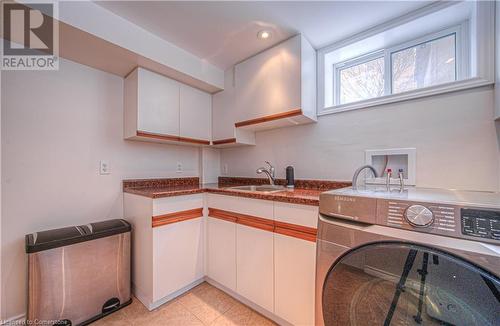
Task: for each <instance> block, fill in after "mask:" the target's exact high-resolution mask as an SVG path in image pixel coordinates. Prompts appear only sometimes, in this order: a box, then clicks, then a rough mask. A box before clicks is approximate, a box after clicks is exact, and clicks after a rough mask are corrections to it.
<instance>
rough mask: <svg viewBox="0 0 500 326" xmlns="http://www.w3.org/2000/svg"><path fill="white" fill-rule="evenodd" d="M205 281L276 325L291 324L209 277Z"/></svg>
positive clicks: (288, 325)
mask: <svg viewBox="0 0 500 326" xmlns="http://www.w3.org/2000/svg"><path fill="white" fill-rule="evenodd" d="M205 280H206V281H207V282H208V283H209V284H210V285H213V286H215V287H216V288H218V289H219V290H221V291H223V292H225V293H227V294H228V295H230V296H232V297H233V298H235V299H236V300H238V301H240V302H241V303H243V304H245V305H247V306H249V307H250V308H252V309H253V310H255V311H257V312H258V313H259V314H261V315H263V316H265V317H267V318H269V319H271V320H272V321H274V322H275V323H277V324H278V325H281V326H291V325H292V324H290V323H289V322H287V321H286V320H284V319H283V318H280V317H278V316H276V315H275V314H274V313H272V312H270V311H268V310H267V309H264V308H262V307H261V306H259V305H257V304H255V303H253V302H252V301H250V300H248V299H246V298H244V297H242V296H241V295H239V294H238V293H236V292H234V291H233V290H231V289H228V288H227V287H225V286H224V285H222V284H220V283H219V282H217V281H214V280H213V279H211V278H210V277H208V276H205Z"/></svg>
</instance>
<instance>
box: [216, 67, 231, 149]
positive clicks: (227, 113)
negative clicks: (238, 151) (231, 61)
mask: <svg viewBox="0 0 500 326" xmlns="http://www.w3.org/2000/svg"><path fill="white" fill-rule="evenodd" d="M233 76H234V68H231V69H228V70H226V72H225V73H224V91H222V92H219V93H216V94H214V95H213V96H212V100H213V102H212V104H213V108H212V109H213V120H212V129H213V132H212V136H213V139H214V141H217V140H222V139H230V138H234V123H235V122H236V120H235V114H234V113H235V107H234V106H235V102H236V101H235V95H236V94H235V90H234V81H233Z"/></svg>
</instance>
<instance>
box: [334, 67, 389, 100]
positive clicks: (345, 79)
mask: <svg viewBox="0 0 500 326" xmlns="http://www.w3.org/2000/svg"><path fill="white" fill-rule="evenodd" d="M339 79H340V91H339V95H340V101H339V102H340V103H339V104H345V103H351V102H356V101H361V100H366V99H369V98H373V97H378V96H382V95H384V58H383V57H382V58H377V59H374V60H371V61H367V62H364V63H362V64H359V65H356V66H352V67H349V68H345V69H342V70H340V76H339Z"/></svg>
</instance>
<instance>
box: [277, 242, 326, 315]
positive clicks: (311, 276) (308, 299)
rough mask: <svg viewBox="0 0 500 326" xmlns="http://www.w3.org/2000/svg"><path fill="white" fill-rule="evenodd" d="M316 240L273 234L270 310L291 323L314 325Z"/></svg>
mask: <svg viewBox="0 0 500 326" xmlns="http://www.w3.org/2000/svg"><path fill="white" fill-rule="evenodd" d="M315 266H316V243H314V242H311V241H307V240H303V239H298V238H293V237H289V236H286V235H282V234H277V233H275V234H274V313H275V314H276V315H277V316H279V317H280V318H283V319H284V320H286V321H288V322H289V323H291V324H293V325H314V286H315V270H316V268H315Z"/></svg>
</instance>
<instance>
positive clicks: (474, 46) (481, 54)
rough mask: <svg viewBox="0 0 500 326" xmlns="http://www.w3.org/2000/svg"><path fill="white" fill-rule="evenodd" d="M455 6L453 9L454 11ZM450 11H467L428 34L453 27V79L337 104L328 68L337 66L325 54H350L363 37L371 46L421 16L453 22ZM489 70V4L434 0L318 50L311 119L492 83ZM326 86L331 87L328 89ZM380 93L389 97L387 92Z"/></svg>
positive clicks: (391, 47)
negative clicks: (456, 30) (455, 33)
mask: <svg viewBox="0 0 500 326" xmlns="http://www.w3.org/2000/svg"><path fill="white" fill-rule="evenodd" d="M464 4H465V5H464ZM455 5H457V6H456V7H455ZM459 6H460V7H459ZM499 6H500V5H499ZM454 8H458V12H459V13H460V14H464V11H465V10H468V16H467V15H464V20H463V21H462V22H461V23H460V22H459V21H455V22H454V23H452V25H450V26H453V27H450V28H446V25H442V24H439V23H436V25H442V26H441V28H440V31H438V32H437V33H431V35H435V36H436V35H438V34H439V33H440V32H446V31H449V30H450V29H451V30H452V29H454V28H457V27H458V26H459V27H460V33H458V34H460V37H458V36H457V37H456V45H457V46H456V62H457V63H458V61H459V60H460V61H461V64H459V65H458V66H457V75H456V78H457V80H456V81H454V82H449V83H443V84H437V85H432V86H429V87H422V88H417V89H413V90H410V91H407V92H400V93H395V94H387V95H383V96H380V97H376V98H371V99H366V100H362V101H357V102H350V103H346V104H343V105H338V104H337V103H338V102H337V101H338V100H337V98H338V94H336V92H335V87H336V86H335V83H336V81H335V79H336V71H335V70H334V68H335V66H336V65H337V64H338V63H331V62H330V63H327V62H328V61H327V59H326V58H327V56H328V55H330V54H331V53H338V54H335V55H338V56H340V57H342V51H343V48H344V47H346V51H347V52H349V51H353V50H354V51H356V50H355V49H356V47H359V45H360V44H362V42H363V41H364V40H365V39H366V40H369V41H370V42H372V44H373V41H374V40H376V37H378V36H379V35H383V34H384V33H387V32H392V31H393V30H394V31H396V28H398V27H399V26H406V24H409V23H411V22H412V21H414V20H415V21H416V20H422V19H425V17H427V16H428V15H433V14H434V13H437V12H443V14H444V20H445V21H446V20H453V19H450V12H454V13H456V12H457V11H454V10H455V9H454ZM471 8H472V9H471ZM441 10H442V11H441ZM465 16H467V17H465ZM438 17H440V16H438ZM451 17H453V15H451ZM428 37H429V35H424V36H422V37H421V38H428ZM421 38H417V39H413V40H412V41H410V42H407V43H405V42H404V41H403V43H401V42H400V41H399V42H397V44H395V45H391V44H390V43H389V44H386V45H385V46H384V47H383V48H379V49H376V51H373V50H372V51H370V52H368V53H366V54H364V55H362V56H356V57H353V58H352V59H349V60H346V59H345V58H344V59H342V62H339V63H346V64H347V63H349V62H351V63H352V62H355V61H356V60H355V59H360V58H369V57H370V55H371V54H374V53H377V52H379V51H384V56H385V51H393V52H394V51H397V49H399V47H400V46H403V45H406V46H407V47H408V46H409V45H410V44H413V43H415V41H416V40H421ZM375 42H377V41H375ZM417 44H418V42H417ZM347 52H346V53H347ZM373 58H374V57H371V59H373ZM357 63H358V64H359V63H362V61H357ZM327 64H330V66H328V65H327ZM384 65H385V68H386V69H391V67H392V65H391V64H390V61H389V64H387V62H384ZM494 66H495V2H483V1H481V2H479V1H478V2H468V1H459V2H436V3H434V4H431V5H429V6H427V7H424V8H422V9H418V10H416V11H414V12H412V13H409V14H407V15H404V16H401V17H399V18H396V19H394V20H391V21H388V22H386V23H383V24H381V25H378V26H375V27H373V28H371V29H369V30H366V31H364V32H361V33H359V34H356V35H353V36H351V37H349V38H347V39H345V40H342V41H339V42H337V43H334V44H331V45H327V46H325V47H323V48H321V49H319V50H318V52H317V85H318V87H317V92H318V93H317V98H318V100H317V115H318V116H322V115H327V114H335V113H340V112H344V111H350V110H355V109H364V108H369V107H373V106H379V105H384V104H390V103H395V102H401V101H407V100H412V99H417V98H422V97H427V96H433V95H438V94H443V93H448V92H455V91H460V90H466V89H471V88H476V87H482V86H488V85H492V84H494V83H495V74H494V71H495V70H494V68H493V67H494ZM386 75H387V74H386ZM391 82H392V76H391V80H390V81H389V82H385V86H386V87H387V88H388V87H389V85H390V83H391ZM325 85H328V89H327V88H325ZM332 87H334V88H333V89H332ZM329 90H331V91H329ZM389 90H390V89H389ZM385 92H386V93H389V92H388V91H387V90H386V91H385ZM327 103H328V104H327Z"/></svg>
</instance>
